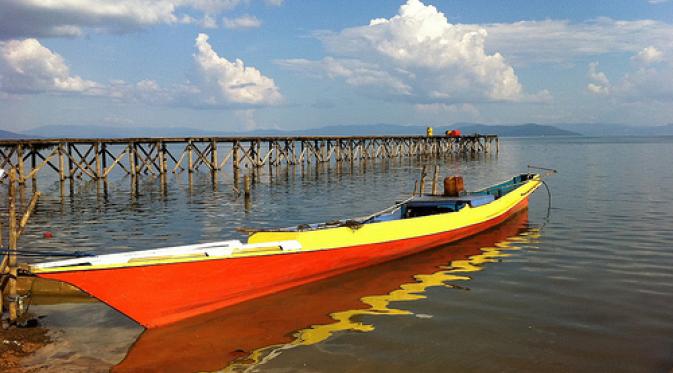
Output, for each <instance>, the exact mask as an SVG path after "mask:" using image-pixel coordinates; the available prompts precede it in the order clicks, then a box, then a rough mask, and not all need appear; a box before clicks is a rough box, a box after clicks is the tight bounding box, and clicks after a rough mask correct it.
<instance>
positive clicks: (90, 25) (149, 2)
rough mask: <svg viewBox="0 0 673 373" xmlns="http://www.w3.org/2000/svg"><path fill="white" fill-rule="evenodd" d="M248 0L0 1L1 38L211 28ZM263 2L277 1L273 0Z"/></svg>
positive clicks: (276, 1) (273, 3)
mask: <svg viewBox="0 0 673 373" xmlns="http://www.w3.org/2000/svg"><path fill="white" fill-rule="evenodd" d="M248 1H249V0H59V1H44V0H0V9H2V11H0V40H3V39H4V40H7V39H17V38H24V37H45V36H65V37H73V36H79V35H82V34H83V33H85V32H86V31H87V30H93V31H97V32H129V31H134V30H138V29H142V28H146V27H149V26H152V25H157V24H179V23H198V24H200V25H201V26H202V27H213V26H216V22H215V19H218V18H219V17H218V15H219V14H221V13H222V12H226V11H229V10H231V9H234V8H235V7H237V6H238V5H240V4H241V3H247V2H248ZM266 2H267V4H270V5H275V6H280V5H282V1H278V0H275V1H272V0H266ZM196 19H200V20H198V21H197V20H196Z"/></svg>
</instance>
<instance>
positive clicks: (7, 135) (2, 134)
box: [0, 130, 34, 139]
mask: <svg viewBox="0 0 673 373" xmlns="http://www.w3.org/2000/svg"><path fill="white" fill-rule="evenodd" d="M31 137H34V136H32V135H22V134H20V133H16V132H10V131H3V130H0V139H28V138H31Z"/></svg>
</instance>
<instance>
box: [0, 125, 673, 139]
mask: <svg viewBox="0 0 673 373" xmlns="http://www.w3.org/2000/svg"><path fill="white" fill-rule="evenodd" d="M425 129H426V126H424V125H418V124H415V125H399V124H383V123H379V124H362V125H331V126H325V127H319V128H307V129H302V130H278V129H258V130H253V131H245V132H236V131H215V130H203V129H197V128H188V127H164V128H157V127H103V126H82V125H53V126H43V127H38V128H34V129H30V130H26V131H23V133H14V132H10V131H3V130H0V139H20V138H120V137H158V136H160V137H192V136H223V137H224V136H380V135H390V136H395V135H423V134H425ZM452 129H459V130H460V131H461V132H462V133H463V134H465V135H468V134H475V133H478V134H482V135H498V136H501V137H551V136H599V137H605V136H673V124H668V125H663V126H642V127H636V126H627V125H621V124H581V123H572V124H565V123H561V124H554V125H542V124H536V123H526V124H503V125H487V124H481V123H454V124H451V125H444V126H433V130H434V133H435V134H436V135H440V134H443V133H445V131H447V130H452Z"/></svg>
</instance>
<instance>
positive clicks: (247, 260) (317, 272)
mask: <svg viewBox="0 0 673 373" xmlns="http://www.w3.org/2000/svg"><path fill="white" fill-rule="evenodd" d="M527 206H528V199H527V198H525V199H523V200H522V201H521V202H520V203H519V204H517V205H516V206H515V207H514V208H512V209H511V210H509V211H508V212H507V213H505V214H502V215H500V216H498V217H496V218H493V219H491V220H488V221H485V222H482V223H479V224H475V225H471V226H468V227H465V228H461V229H457V230H452V231H448V232H443V233H439V234H434V235H429V236H422V237H415V238H411V239H405V240H397V241H390V242H383V243H377V244H370V245H360V246H352V247H346V248H338V249H329V250H319V251H310V252H298V253H292V254H283V255H269V256H257V257H244V258H229V259H214V260H207V261H198V262H186V263H172V264H161V265H148V266H140V267H126V268H110V269H95V270H87V271H65V272H53V273H39V274H38V276H39V277H43V278H48V279H54V280H59V281H64V282H67V283H70V284H72V285H74V286H76V287H78V288H80V289H82V290H83V291H85V292H87V293H89V294H91V295H92V296H94V297H96V298H98V299H100V300H101V301H103V302H105V303H107V304H108V305H110V306H111V307H113V308H115V309H117V310H118V311H120V312H122V313H123V314H125V315H127V316H128V317H130V318H132V319H134V320H135V321H137V322H138V323H140V324H141V325H143V326H145V327H147V328H154V327H158V326H162V325H166V324H170V323H173V322H176V321H179V320H182V319H186V318H189V317H192V316H196V315H200V314H204V313H207V312H211V311H214V310H216V309H220V308H224V307H227V306H230V305H233V304H237V303H241V302H244V301H247V300H250V299H254V298H259V297H262V296H265V295H268V294H272V293H276V292H279V291H282V290H285V289H289V288H293V287H296V286H300V285H303V284H307V283H310V282H314V281H317V280H321V279H324V278H328V277H332V276H335V275H338V274H341V273H344V272H348V271H352V270H355V269H358V268H363V267H366V266H370V265H373V264H377V263H382V262H385V261H388V260H392V259H395V258H398V257H402V256H405V255H410V254H413V253H417V252H419V251H423V250H427V249H431V248H434V247H438V246H441V245H444V244H446V243H450V242H453V241H456V240H460V239H463V238H465V237H469V236H472V235H474V234H477V233H479V232H481V231H484V230H486V229H489V228H491V227H493V226H495V225H498V224H500V223H502V222H503V221H505V220H506V219H508V218H509V217H510V216H511V215H512V214H514V213H516V212H517V211H519V210H521V209H523V208H526V207H527Z"/></svg>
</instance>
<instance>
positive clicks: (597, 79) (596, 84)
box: [587, 62, 611, 95]
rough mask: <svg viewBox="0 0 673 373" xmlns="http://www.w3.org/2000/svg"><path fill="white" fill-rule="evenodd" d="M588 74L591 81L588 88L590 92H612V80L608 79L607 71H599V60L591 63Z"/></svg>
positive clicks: (605, 93)
mask: <svg viewBox="0 0 673 373" xmlns="http://www.w3.org/2000/svg"><path fill="white" fill-rule="evenodd" d="M588 75H589V81H590V83H589V84H587V90H588V91H589V92H591V93H594V94H597V95H607V94H610V88H611V87H610V80H608V77H607V76H606V75H605V73H603V72H601V71H598V62H592V63H590V64H589V73H588Z"/></svg>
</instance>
